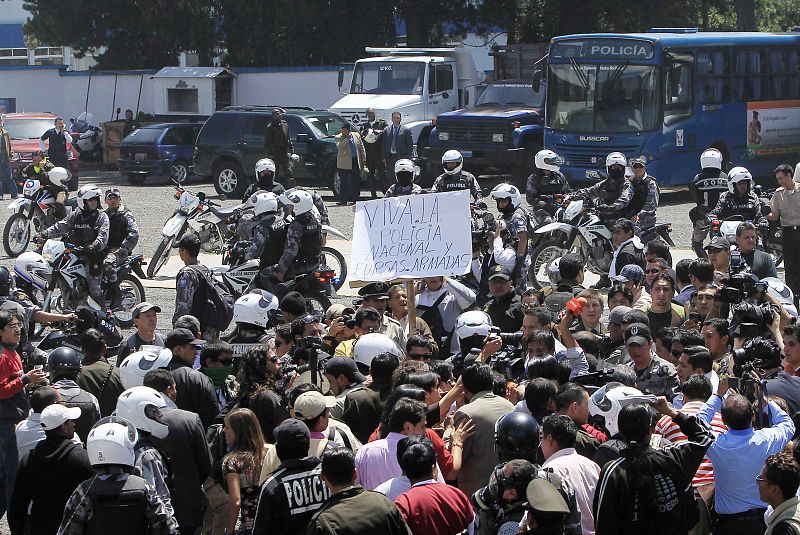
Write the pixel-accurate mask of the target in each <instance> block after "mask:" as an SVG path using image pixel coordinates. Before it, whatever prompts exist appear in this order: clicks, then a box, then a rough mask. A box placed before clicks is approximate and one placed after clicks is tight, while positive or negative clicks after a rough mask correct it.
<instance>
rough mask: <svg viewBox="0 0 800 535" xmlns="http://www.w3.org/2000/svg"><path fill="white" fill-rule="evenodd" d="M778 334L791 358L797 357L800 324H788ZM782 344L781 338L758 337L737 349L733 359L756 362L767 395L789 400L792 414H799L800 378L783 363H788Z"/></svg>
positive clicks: (787, 356)
mask: <svg viewBox="0 0 800 535" xmlns="http://www.w3.org/2000/svg"><path fill="white" fill-rule="evenodd" d="M778 334H779V335H780V336H779V337H778V338H779V339H781V340H782V342H783V346H784V349H783V351H784V354H785V355H786V359H787V360H788V359H789V355H792V356H794V354H795V352H797V341H798V336H800V325H798V324H792V325H787V326H786V327H784V329H783V332H782V333H781V332H780V331H779V333H778ZM784 337H786V338H784ZM787 338H788V339H789V341H790V346H791V347H790V349H789V350H788V353H787V351H786V339H787ZM779 347H780V343H778V342H777V341H776V342H773V341H772V340H764V339H761V338H755V339H753V340H749V341H748V342H747V343H745V344H744V347H743V348H742V349H740V350H737V351H734V354H733V359H734V361H735V362H737V364H738V363H740V362H742V359H745V361H748V362H753V364H754V366H755V367H756V369H757V370H758V374H759V376H760V377H761V379H762V380H763V384H764V389H765V390H766V394H767V395H768V396H777V397H780V398H783V399H784V400H786V403H787V404H788V405H789V412H790V414H795V413H796V412H797V411H799V410H800V377H797V376H795V375H794V374H792V373H787V372H786V371H784V369H783V366H784V365H785V363H784V362H783V355H782V354H781V350H780V349H779Z"/></svg>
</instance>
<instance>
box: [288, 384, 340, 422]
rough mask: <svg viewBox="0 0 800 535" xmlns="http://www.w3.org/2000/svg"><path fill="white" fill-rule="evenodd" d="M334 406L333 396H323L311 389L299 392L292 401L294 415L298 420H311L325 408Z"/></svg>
mask: <svg viewBox="0 0 800 535" xmlns="http://www.w3.org/2000/svg"><path fill="white" fill-rule="evenodd" d="M335 406H336V398H335V397H333V396H323V395H322V394H320V393H319V392H316V391H314V390H312V391H311V392H305V393H303V394H300V395H299V396H298V397H297V399H296V400H295V401H294V417H295V418H297V419H298V420H304V421H305V420H313V419H314V418H316V417H317V416H319V415H320V414H322V412H323V411H324V410H325V409H330V408H331V407H335Z"/></svg>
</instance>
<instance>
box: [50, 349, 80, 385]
mask: <svg viewBox="0 0 800 535" xmlns="http://www.w3.org/2000/svg"><path fill="white" fill-rule="evenodd" d="M81 360H82V358H81V354H80V353H78V352H77V351H75V350H74V349H72V348H69V347H59V348H58V349H55V350H53V352H52V353H50V355H49V356H48V357H47V367H48V369H49V370H50V381H51V382H55V381H58V380H59V379H63V378H67V379H72V380H75V379H76V378H77V377H78V374H79V373H80V372H81Z"/></svg>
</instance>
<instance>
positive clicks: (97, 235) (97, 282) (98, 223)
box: [42, 200, 110, 306]
mask: <svg viewBox="0 0 800 535" xmlns="http://www.w3.org/2000/svg"><path fill="white" fill-rule="evenodd" d="M98 204H99V200H98ZM109 227H110V223H109V220H108V216H107V215H106V213H105V212H103V211H100V210H92V211H91V212H87V211H86V210H82V209H80V210H75V211H74V212H72V213H70V214H69V215H68V216H67V217H66V218H65V219H62V220H61V221H58V222H57V223H55V224H54V225H53V226H51V227H50V228H48V229H46V230H44V231H42V236H43V237H44V238H53V237H56V236H63V235H64V234H69V241H70V242H71V243H73V244H74V245H76V246H78V247H82V248H83V252H82V253H81V254H80V255H79V257H80V259H81V260H82V261H83V262H84V263H85V264H86V281H87V282H88V283H89V293H90V294H91V296H92V299H94V300H95V302H97V304H98V305H100V306H103V304H104V301H105V300H104V298H103V289H102V287H101V273H102V271H101V261H100V257H101V254H102V252H103V249H105V248H106V244H108V233H109Z"/></svg>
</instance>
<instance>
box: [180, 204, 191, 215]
mask: <svg viewBox="0 0 800 535" xmlns="http://www.w3.org/2000/svg"><path fill="white" fill-rule="evenodd" d="M178 211H179V212H180V213H182V214H185V215H189V212H190V209H189V207H188V206H181V207H180V208H178Z"/></svg>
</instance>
